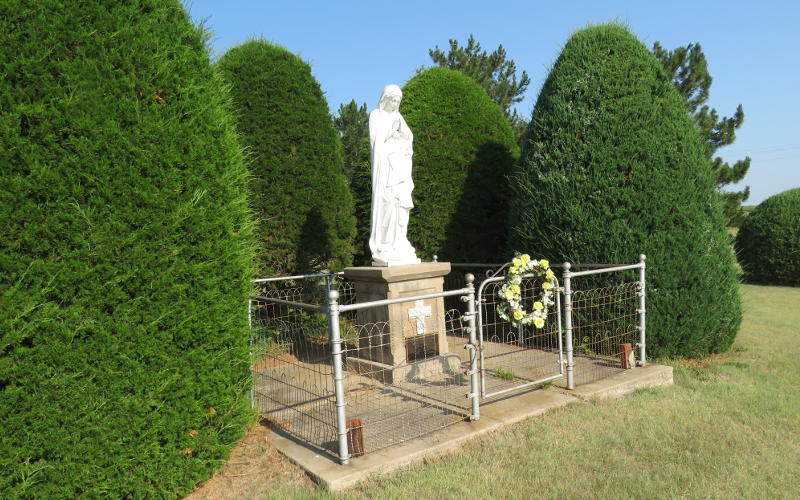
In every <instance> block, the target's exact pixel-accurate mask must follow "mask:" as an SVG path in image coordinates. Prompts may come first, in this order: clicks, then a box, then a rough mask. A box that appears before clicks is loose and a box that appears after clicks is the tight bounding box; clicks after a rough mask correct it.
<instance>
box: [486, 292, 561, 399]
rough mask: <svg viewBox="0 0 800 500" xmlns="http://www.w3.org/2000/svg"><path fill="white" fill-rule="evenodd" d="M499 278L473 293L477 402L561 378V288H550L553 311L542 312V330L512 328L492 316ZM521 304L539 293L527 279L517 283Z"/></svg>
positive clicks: (525, 327) (494, 314) (495, 304)
mask: <svg viewBox="0 0 800 500" xmlns="http://www.w3.org/2000/svg"><path fill="white" fill-rule="evenodd" d="M503 280H504V277H502V276H497V277H493V278H487V279H486V280H484V281H483V282H482V283H481V284H480V286H479V287H478V293H477V295H478V300H477V302H478V328H477V329H478V339H477V340H478V368H479V371H480V393H481V398H482V399H488V398H492V397H494V396H499V395H501V394H505V393H507V392H511V391H516V390H519V389H523V388H526V387H530V386H533V385H540V384H544V383H547V382H549V381H551V380H554V379H557V378H559V377H561V376H563V375H564V366H565V361H564V348H563V341H562V335H561V288H560V287H559V286H558V283H556V287H555V290H556V293H554V294H553V295H554V300H555V305H554V306H553V307H552V308H551V309H550V310H549V311H548V314H547V321H546V323H545V326H544V327H543V328H536V327H534V326H533V325H526V326H520V327H514V326H513V325H512V324H511V323H510V322H509V321H506V320H504V319H502V318H501V317H500V316H499V315H498V314H497V305H498V304H499V302H500V298H499V296H498V292H499V290H500V287H501V286H502V281H503ZM521 288H522V298H523V300H524V301H525V302H528V303H530V302H531V301H532V299H533V297H534V295H535V294H537V293H538V292H539V291H540V288H539V283H537V281H536V280H535V279H533V277H532V276H531V277H523V279H522V284H521Z"/></svg>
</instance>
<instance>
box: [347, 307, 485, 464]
mask: <svg viewBox="0 0 800 500" xmlns="http://www.w3.org/2000/svg"><path fill="white" fill-rule="evenodd" d="M395 305H396V306H398V307H400V308H402V309H403V310H404V311H413V310H414V308H415V307H417V306H419V304H415V303H414V302H408V303H401V304H395ZM426 311H427V310H426ZM427 312H430V316H426V317H424V322H423V320H421V321H415V320H413V319H412V320H409V321H403V322H401V323H400V324H398V323H397V322H395V323H394V324H390V323H389V322H371V323H369V322H368V323H366V324H362V325H359V326H357V327H356V330H357V332H358V333H357V337H358V340H357V342H356V343H348V344H347V346H346V348H345V350H344V357H345V400H346V403H347V406H346V408H347V418H348V421H357V422H358V423H359V425H360V427H361V433H362V435H363V436H362V439H363V447H364V450H365V451H366V452H367V453H369V452H374V451H376V450H380V449H383V448H386V447H387V446H391V445H394V444H398V443H402V442H404V441H407V440H410V439H414V438H417V437H420V436H424V435H426V434H429V433H431V432H434V431H436V430H439V429H442V428H444V427H446V426H449V425H451V424H454V423H457V422H461V421H463V420H464V419H465V418H466V417H467V416H468V414H469V400H468V399H467V398H466V395H467V393H468V392H469V378H468V377H467V376H466V375H465V372H466V360H467V353H466V352H463V353H462V352H460V351H465V350H464V349H463V345H464V344H465V341H464V340H463V332H462V324H461V315H460V313H459V312H458V311H447V312H445V313H437V308H436V307H433V308H431V310H429V311H427ZM412 316H413V312H412ZM362 317H363V316H362ZM423 325H424V326H423Z"/></svg>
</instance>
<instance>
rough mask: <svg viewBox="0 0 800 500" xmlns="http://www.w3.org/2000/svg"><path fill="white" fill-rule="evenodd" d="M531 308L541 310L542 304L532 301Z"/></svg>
mask: <svg viewBox="0 0 800 500" xmlns="http://www.w3.org/2000/svg"><path fill="white" fill-rule="evenodd" d="M533 308H534V309H536V310H537V311H541V310H542V309H544V304H542V303H541V302H539V301H538V300H537V301H536V302H534V303H533Z"/></svg>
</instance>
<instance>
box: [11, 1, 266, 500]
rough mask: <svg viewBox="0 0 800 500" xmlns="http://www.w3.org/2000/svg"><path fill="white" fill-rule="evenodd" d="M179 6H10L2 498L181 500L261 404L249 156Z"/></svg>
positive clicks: (201, 40) (200, 40)
mask: <svg viewBox="0 0 800 500" xmlns="http://www.w3.org/2000/svg"><path fill="white" fill-rule="evenodd" d="M205 38H206V35H205V34H204V33H202V32H201V30H199V29H197V28H196V27H195V26H193V25H192V23H191V22H190V19H189V17H188V15H187V13H186V12H185V10H184V8H183V6H182V5H181V3H180V2H178V1H177V0H166V1H164V0H158V1H156V0H132V1H118V2H69V1H57V0H42V1H38V2H18V1H9V2H4V3H3V6H2V7H0V42H1V43H0V53H2V60H3V61H4V63H3V75H2V78H0V99H2V105H0V165H1V166H2V170H1V171H0V221H2V223H0V228H1V229H0V346H1V347H0V497H2V498H17V497H22V498H163V497H166V498H175V497H178V496H181V495H183V494H185V493H188V492H189V491H191V490H192V489H193V487H194V485H195V484H196V483H197V482H198V481H202V480H204V479H206V478H207V477H209V476H210V474H211V473H212V471H213V469H214V467H215V466H216V465H217V464H219V461H220V460H221V459H223V458H225V457H226V455H227V453H228V451H229V449H230V447H231V446H232V445H233V443H234V442H235V441H236V440H237V439H238V438H239V437H240V436H241V434H242V432H243V428H244V426H245V425H246V423H247V422H248V421H249V420H250V418H251V412H250V410H249V405H248V402H247V398H246V395H245V391H246V389H247V378H248V374H249V370H248V359H247V356H248V354H247V340H248V329H247V306H246V301H247V298H248V294H249V292H250V290H251V285H250V278H251V268H252V247H253V242H252V228H251V227H250V226H251V223H250V222H249V220H250V215H249V211H248V207H247V198H246V192H245V189H246V187H247V169H246V166H245V164H244V162H243V159H242V154H241V151H240V146H239V144H238V139H237V137H236V134H235V130H234V126H233V123H232V119H231V118H229V114H228V111H227V108H228V104H227V97H226V96H227V94H226V92H225V91H224V85H223V83H222V80H221V79H220V78H218V77H217V76H216V72H215V70H214V69H213V67H212V66H211V63H210V60H209V54H208V50H207V48H206V46H205Z"/></svg>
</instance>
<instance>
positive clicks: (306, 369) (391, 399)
mask: <svg viewBox="0 0 800 500" xmlns="http://www.w3.org/2000/svg"><path fill="white" fill-rule="evenodd" d="M501 267H502V266H501V265H492V264H485V265H481V264H465V265H460V264H452V265H451V264H449V263H440V262H432V263H422V264H414V265H408V266H394V267H365V268H348V269H347V270H345V271H344V273H332V274H317V275H304V276H291V277H281V278H270V279H261V280H256V281H257V282H258V284H259V286H261V287H262V290H261V292H260V293H259V294H258V295H256V296H254V297H253V298H252V299H251V301H250V319H251V332H252V333H251V352H252V365H251V366H252V374H253V387H252V391H251V399H252V404H253V406H254V407H255V408H256V409H257V410H258V411H259V412H260V413H261V414H262V415H263V416H264V418H265V419H266V420H267V421H269V422H270V423H271V425H272V427H273V428H274V429H276V430H277V431H278V432H281V433H284V434H286V435H288V436H290V437H292V438H293V439H295V440H298V441H300V442H302V443H304V444H305V445H306V446H308V447H310V448H312V449H314V450H316V451H317V452H318V453H325V454H329V455H332V456H334V457H336V458H338V460H339V461H340V462H341V463H348V461H349V460H350V458H351V457H356V456H360V455H362V454H365V453H366V454H369V453H371V452H374V451H377V450H381V449H384V448H386V447H389V446H392V445H395V444H399V443H402V442H404V441H407V440H410V439H414V438H417V437H420V436H424V435H426V434H430V433H432V432H435V431H437V430H439V429H442V428H444V427H447V426H449V425H451V424H454V423H457V422H461V421H464V420H477V419H479V418H480V408H481V405H487V404H492V402H493V401H497V400H500V399H505V398H508V397H514V396H515V395H517V394H521V393H525V392H527V391H531V390H537V389H539V388H540V387H541V386H542V385H548V384H556V385H559V386H562V387H563V388H565V389H572V388H573V387H575V386H576V385H581V384H586V383H589V382H592V381H595V380H599V379H601V378H604V377H607V376H610V375H612V374H615V373H618V372H620V371H623V370H625V369H631V368H633V367H634V366H636V365H643V364H644V363H645V352H646V349H645V329H644V325H645V296H644V279H645V262H644V256H642V257H641V259H640V261H639V262H638V263H635V264H627V265H599V264H598V265H591V266H574V267H573V266H570V265H569V264H564V265H563V266H562V267H561V270H560V272H557V273H556V274H557V276H558V278H559V282H558V283H557V287H556V293H555V294H554V295H555V297H554V298H555V302H556V304H555V305H554V306H553V307H552V308H551V309H550V311H549V313H548V319H547V322H546V324H545V327H544V328H542V329H536V328H535V327H534V326H533V325H530V326H524V327H519V328H515V327H513V326H512V325H511V324H510V323H509V322H507V321H503V320H502V319H501V318H499V316H498V315H497V313H496V307H497V305H498V301H499V299H498V290H499V288H500V286H501V284H502V277H503V273H502V272H500V273H499V275H498V276H493V274H495V273H497V271H499V270H500V269H501ZM554 267H555V266H554ZM522 289H523V291H522V294H523V298H524V299H527V300H528V301H530V299H531V298H532V297H534V296H535V294H538V293H539V289H538V283H537V282H536V281H535V280H533V279H532V278H531V277H527V278H526V279H524V280H523V283H522ZM634 369H635V368H634Z"/></svg>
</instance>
